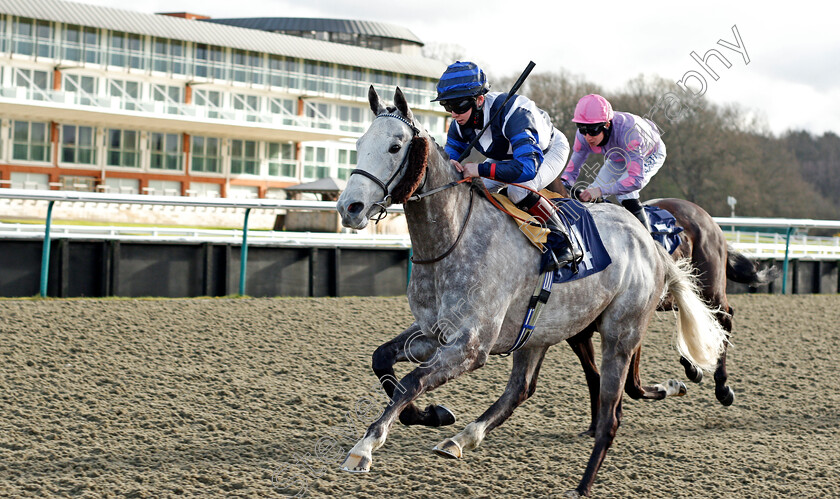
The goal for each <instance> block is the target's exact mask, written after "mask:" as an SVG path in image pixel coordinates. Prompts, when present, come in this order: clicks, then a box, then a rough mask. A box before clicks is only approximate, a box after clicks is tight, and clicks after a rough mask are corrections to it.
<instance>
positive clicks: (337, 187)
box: [283, 177, 347, 192]
mask: <svg viewBox="0 0 840 499" xmlns="http://www.w3.org/2000/svg"><path fill="white" fill-rule="evenodd" d="M345 187H347V181H345V180H341V179H338V178H332V177H324V178H319V179H318V180H315V181H314V182H306V183H305V184H298V185H293V186H291V187H284V188H283V189H285V190H287V191H299V192H341V191H343V190H344V188H345Z"/></svg>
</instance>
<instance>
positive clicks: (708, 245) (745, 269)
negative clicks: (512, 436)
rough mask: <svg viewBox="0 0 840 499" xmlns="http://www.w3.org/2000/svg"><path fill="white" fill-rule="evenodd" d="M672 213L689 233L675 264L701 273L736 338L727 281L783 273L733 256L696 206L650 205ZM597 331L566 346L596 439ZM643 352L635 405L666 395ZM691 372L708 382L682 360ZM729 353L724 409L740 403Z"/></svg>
mask: <svg viewBox="0 0 840 499" xmlns="http://www.w3.org/2000/svg"><path fill="white" fill-rule="evenodd" d="M551 187H552V189H554V190H557V191H558V192H560V193H561V194H564V195H566V192H565V189H564V188H563V186H562V184H561V183H560V182H559V181H558V182H555V184H553V185H552V186H551ZM645 204H647V205H652V206H657V207H659V208H662V209H664V210H667V211H668V212H670V213H671V214H673V215H674V217H675V218H676V219H677V225H679V226H680V227H682V228H683V232H681V233H680V237H681V243H680V246H679V247H678V248H677V250H676V251H674V253H673V256H674V259H680V258H688V259H689V260H690V261H691V265H692V267H693V268H694V269H695V271H696V275H697V278H698V280H699V284H700V292H701V295H702V297H703V299H704V300H705V301H706V303H707V304H708V305H709V306H710V307H711V308H713V309H717V310H718V313H717V314H716V315H717V320H718V322H719V323H720V325H721V326H722V327H723V328H724V329H725V330H726V332H727V334H730V333H731V332H732V315H733V313H734V310H733V308H732V306H730V305H729V301H728V300H727V298H726V280H727V279H729V280H731V281H734V282H738V283H742V284H747V285H750V286H760V285H762V284H766V283H768V282H770V281H773V280H774V279H776V277H778V275H779V271H778V270H777V269H776V268H775V267H770V268H768V269H764V270H759V269H758V268H757V266H756V265H755V263H753V262H752V261H751V260H750V259H748V258H747V257H746V256H744V255H743V254H741V253H738V252H737V251H735V250H733V249H732V248H731V247H730V246H729V245H728V244H727V242H726V239H725V238H724V235H723V231H722V230H721V228H720V227H719V226H718V225H717V223H715V221H714V220H713V219H712V217H711V216H710V215H709V214H708V213H707V212H706V211H705V210H704V209H703V208H701V207H699V206H697V205H696V204H694V203H692V202H689V201H684V200H681V199H655V200H651V201H648V202H647V203H645ZM671 309H672V304H671V303H670V300H667V301H666V302H665V303H663V304H662V306H661V310H671ZM595 331H597V327H596V325H595V324H594V323H593V324H590V325H589V326H588V327H587V328H586V329H584V330H583V331H581V332H580V333H579V334H578V335H576V336H574V337H572V338H569V339H568V340H566V341H567V342H568V343H569V346H571V347H572V350H574V352H575V354H576V355H577V356H578V359H580V363H581V366H583V370H584V374H585V376H586V383H587V385H588V386H589V397H590V406H591V410H592V422H591V424H590V427H589V429H588V430H587V431H586V432H584V433H588V434H590V435H591V434H593V432H594V428H595V426H596V422H597V421H596V419H597V414H598V400H599V393H600V374H599V372H598V367H597V365H596V364H595V349H594V346H593V344H592V335H593V334H594V333H595ZM640 355H641V349H640V350H639V351H638V352H637V353H636V354H635V355H634V356H633V359H632V360H631V362H630V370H629V371H628V373H627V381H626V383H625V392H626V393H627V395H629V396H630V397H631V398H633V399H640V398H641V399H654V400H655V399H662V398H664V397H665V392H664V391H663V390H662V389H661V387H650V386H642V384H641V380H640V375H639V362H640V358H639V356H640ZM680 363H681V364H682V365H683V367H684V368H685V374H686V376H687V377H688V378H689V379H690V380H691V381H693V382H695V383H699V382H700V381H701V380H702V379H703V373H702V371H700V370H698V369H696V368H695V367H694V366H693V365H691V363H690V362H688V361H687V360H686V359H685V358H680ZM727 377H728V375H727V372H726V347H725V346H724V350H723V353H722V355H721V357H720V359H718V363H717V368H716V369H715V374H714V378H715V396H716V397H717V399H718V401H720V403H721V404H723V405H724V406H729V405H731V404H732V402H733V401H734V400H735V392H734V391H733V390H732V388H730V387H729V386H728V385H727V384H726V380H727Z"/></svg>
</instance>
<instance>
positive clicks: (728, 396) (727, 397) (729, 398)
mask: <svg viewBox="0 0 840 499" xmlns="http://www.w3.org/2000/svg"><path fill="white" fill-rule="evenodd" d="M715 397H717V399H718V401H719V402H720V403H721V405H723V406H724V407H729V406H730V405H732V402H735V392H734V391H733V390H732V388H729V387H728V386H724V387H723V388H721V389H720V390H715Z"/></svg>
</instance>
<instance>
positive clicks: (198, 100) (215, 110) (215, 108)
mask: <svg viewBox="0 0 840 499" xmlns="http://www.w3.org/2000/svg"><path fill="white" fill-rule="evenodd" d="M222 97H223V96H222V92H219V91H218V90H195V91H194V92H193V104H195V105H196V106H198V107H202V108H206V109H205V110H204V114H205V117H207V118H220V117H222Z"/></svg>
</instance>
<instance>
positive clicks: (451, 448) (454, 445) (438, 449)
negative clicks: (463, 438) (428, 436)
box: [432, 438, 461, 459]
mask: <svg viewBox="0 0 840 499" xmlns="http://www.w3.org/2000/svg"><path fill="white" fill-rule="evenodd" d="M432 450H433V451H434V452H435V454H437V455H438V456H442V457H445V458H449V459H461V446H460V445H458V442H456V441H454V440H452V439H451V438H447V439H446V440H444V441H443V442H441V443H439V444H437V445H435V448H434V449H432Z"/></svg>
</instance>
